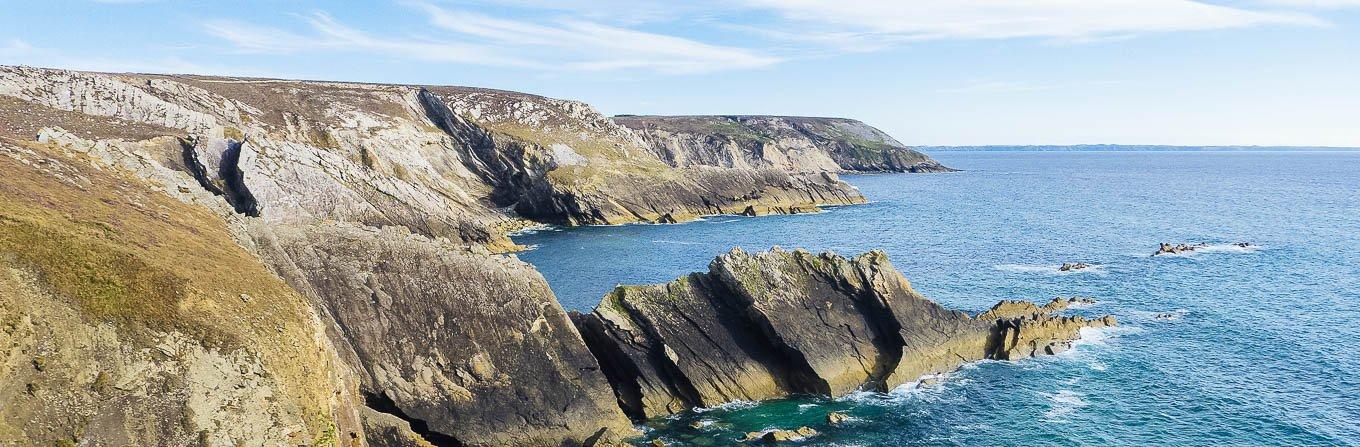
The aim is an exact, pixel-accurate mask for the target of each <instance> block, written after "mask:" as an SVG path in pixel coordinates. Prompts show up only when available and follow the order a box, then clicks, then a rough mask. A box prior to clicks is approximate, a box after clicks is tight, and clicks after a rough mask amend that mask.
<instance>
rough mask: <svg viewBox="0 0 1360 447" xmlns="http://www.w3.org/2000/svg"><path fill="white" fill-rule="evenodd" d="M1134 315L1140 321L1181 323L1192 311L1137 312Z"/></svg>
mask: <svg viewBox="0 0 1360 447" xmlns="http://www.w3.org/2000/svg"><path fill="white" fill-rule="evenodd" d="M1132 314H1133V316H1134V317H1137V318H1138V319H1141V320H1155V321H1180V320H1181V319H1183V318H1185V316H1186V315H1190V310H1189V309H1176V310H1173V311H1158V312H1153V311H1146V310H1135V311H1133V312H1132Z"/></svg>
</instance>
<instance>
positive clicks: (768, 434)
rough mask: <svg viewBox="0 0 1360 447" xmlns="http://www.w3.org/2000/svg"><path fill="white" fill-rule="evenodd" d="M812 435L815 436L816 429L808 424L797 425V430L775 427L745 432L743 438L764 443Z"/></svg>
mask: <svg viewBox="0 0 1360 447" xmlns="http://www.w3.org/2000/svg"><path fill="white" fill-rule="evenodd" d="M813 436H817V430H814V429H812V428H811V427H808V426H802V427H798V429H797V430H782V429H775V430H768V431H753V432H749V433H746V437H745V438H744V439H743V440H744V441H746V442H752V441H759V442H762V443H766V444H773V443H779V442H787V441H798V440H802V439H807V438H811V437H813Z"/></svg>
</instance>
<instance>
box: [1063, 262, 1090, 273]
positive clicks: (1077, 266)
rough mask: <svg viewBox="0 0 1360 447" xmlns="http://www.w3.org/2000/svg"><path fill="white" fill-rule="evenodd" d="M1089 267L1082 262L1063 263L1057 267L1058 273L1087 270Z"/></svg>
mask: <svg viewBox="0 0 1360 447" xmlns="http://www.w3.org/2000/svg"><path fill="white" fill-rule="evenodd" d="M1090 267H1091V265H1090V264H1086V263H1084V262H1064V263H1063V265H1062V266H1060V267H1058V271H1060V272H1070V271H1074V270H1082V269H1087V268H1090Z"/></svg>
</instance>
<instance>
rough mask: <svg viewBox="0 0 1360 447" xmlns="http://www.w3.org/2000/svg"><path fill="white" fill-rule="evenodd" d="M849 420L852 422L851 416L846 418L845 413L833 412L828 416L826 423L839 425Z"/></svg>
mask: <svg viewBox="0 0 1360 447" xmlns="http://www.w3.org/2000/svg"><path fill="white" fill-rule="evenodd" d="M848 420H850V416H846V415H845V413H841V412H839V411H833V412H830V413H827V415H826V423H828V424H831V425H839V424H842V423H844V422H845V421H848Z"/></svg>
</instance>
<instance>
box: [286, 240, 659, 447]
mask: <svg viewBox="0 0 1360 447" xmlns="http://www.w3.org/2000/svg"><path fill="white" fill-rule="evenodd" d="M259 243H260V246H261V247H263V248H264V249H266V250H269V251H272V252H273V253H274V254H273V255H272V256H271V258H273V261H274V262H275V264H276V265H277V266H278V268H279V270H280V271H281V273H283V274H284V275H283V276H284V277H285V279H287V280H289V281H290V282H291V283H292V284H293V285H294V287H295V288H297V289H299V290H303V291H305V292H306V293H307V295H309V296H310V297H311V298H312V299H313V300H315V301H316V306H317V307H318V308H319V309H321V310H322V311H323V314H324V315H326V316H328V317H329V318H331V319H333V321H334V329H335V330H334V332H333V334H332V336H333V338H335V339H336V340H335V341H336V344H337V345H338V346H341V347H344V348H345V349H344V350H345V351H348V352H350V353H351V354H350V356H349V358H350V362H351V363H353V364H352V367H353V368H354V369H355V370H357V371H358V372H359V373H360V379H361V384H360V387H361V391H362V392H363V393H364V394H365V395H366V396H368V406H369V407H370V408H373V409H375V410H379V411H383V412H385V413H388V414H392V415H395V416H398V417H399V418H400V419H402V420H404V421H406V422H407V423H408V424H409V425H410V426H411V428H412V430H413V431H414V432H415V433H417V434H420V435H421V436H422V437H424V438H426V439H427V440H429V441H431V442H438V443H439V444H445V445H517V446H519V445H523V446H530V445H540V446H556V445H559V444H561V443H562V442H564V441H567V442H571V443H577V444H580V443H586V442H587V441H592V442H612V440H617V439H621V438H622V437H625V436H629V435H631V434H633V433H634V430H633V428H632V427H631V425H630V424H629V422H628V420H627V418H626V417H624V415H623V413H622V412H621V411H619V408H618V406H617V405H615V404H614V402H613V400H614V399H612V396H611V394H612V393H611V390H610V388H609V385H608V383H607V382H606V380H605V378H604V376H603V375H602V374H601V373H600V372H599V366H598V363H597V362H596V360H595V358H594V357H592V356H591V354H590V352H589V351H588V350H587V349H586V346H585V344H584V343H582V342H581V338H580V336H579V335H578V334H577V332H576V330H575V328H574V326H573V325H572V324H571V322H570V321H569V320H568V319H567V315H566V313H565V312H564V311H563V310H562V308H561V307H560V305H558V304H557V302H556V300H555V299H554V297H553V295H552V292H551V291H550V290H549V289H548V285H547V283H546V282H544V281H543V278H542V276H540V275H539V274H538V273H537V272H535V271H533V269H532V268H531V267H530V266H528V265H527V264H524V263H522V262H519V261H516V260H513V259H511V258H506V257H501V256H488V255H478V254H475V253H471V252H464V251H458V250H452V249H451V248H450V247H447V246H444V245H441V244H440V243H438V242H436V241H432V240H430V239H427V238H425V237H422V236H419V235H414V234H411V233H409V232H403V231H397V230H396V229H392V228H389V229H384V230H374V229H365V228H359V227H350V226H344V225H338V224H337V225H329V226H306V227H299V228H291V227H278V226H275V227H272V228H270V229H269V231H268V232H262V233H261V234H260V237H259ZM449 278H457V279H458V280H457V281H449V280H448V279H449ZM437 439H443V440H444V441H442V442H439V441H437Z"/></svg>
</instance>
